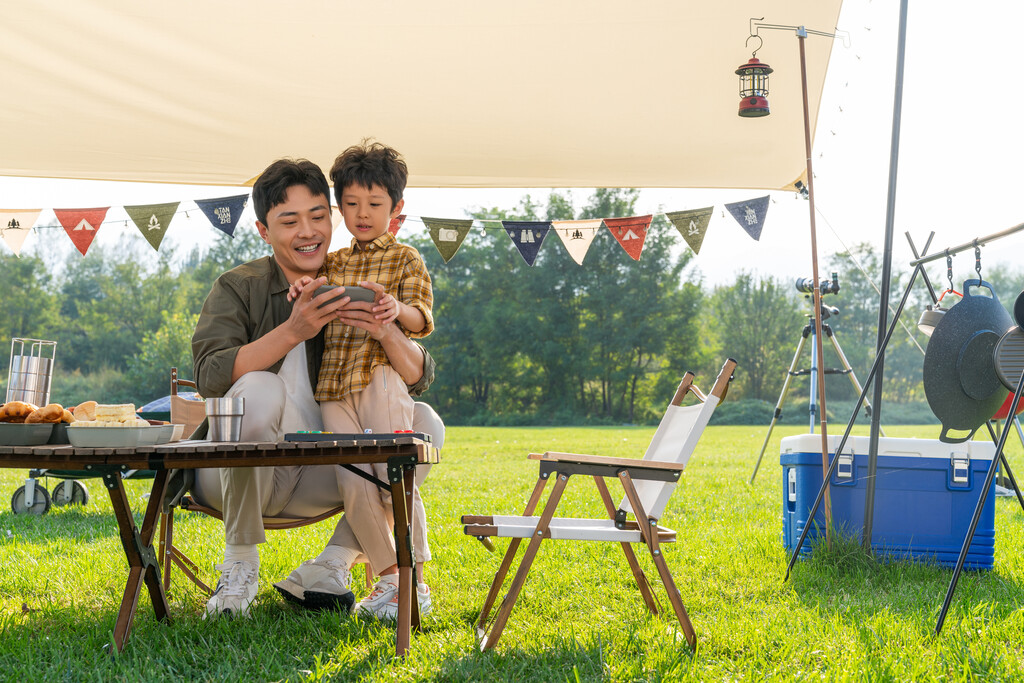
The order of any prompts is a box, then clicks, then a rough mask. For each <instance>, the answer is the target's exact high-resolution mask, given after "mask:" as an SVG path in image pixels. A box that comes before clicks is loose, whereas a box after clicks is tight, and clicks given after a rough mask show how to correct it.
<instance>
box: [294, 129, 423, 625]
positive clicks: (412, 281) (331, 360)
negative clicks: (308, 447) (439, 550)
mask: <svg viewBox="0 0 1024 683" xmlns="http://www.w3.org/2000/svg"><path fill="white" fill-rule="evenodd" d="M330 177H331V181H332V182H333V183H334V195H335V198H336V199H337V201H338V207H339V208H340V209H341V214H342V218H343V219H344V221H345V227H346V229H348V231H349V232H350V233H352V236H353V239H352V243H351V245H350V246H349V247H347V248H343V249H339V250H338V251H335V252H332V253H329V254H328V255H327V258H326V260H325V262H324V266H323V268H321V270H320V274H321V277H320V278H317V279H316V280H311V279H310V278H308V277H306V278H301V279H299V280H297V281H295V282H294V283H293V284H292V287H291V291H290V293H289V296H290V297H292V298H294V297H297V296H298V294H299V293H301V292H302V290H303V289H304V288H306V287H311V286H312V287H316V286H319V285H320V284H321V283H322V282H323V279H324V277H326V281H327V283H328V284H331V285H337V286H350V287H351V286H353V285H359V286H362V287H367V288H369V289H372V290H373V291H374V292H375V305H374V306H373V307H372V311H373V312H374V314H375V317H376V318H377V319H380V320H381V321H382V322H385V323H387V322H390V321H392V320H395V321H397V323H398V325H399V327H400V328H401V329H403V330H404V331H405V333H406V335H407V336H409V337H410V338H421V337H425V336H426V335H428V334H430V332H431V331H433V329H434V321H433V314H432V312H431V307H432V305H433V292H432V290H431V285H430V275H429V274H428V273H427V269H426V266H425V265H424V263H423V259H422V258H421V257H420V255H419V252H417V251H416V249H414V248H413V247H410V246H408V245H404V244H400V243H399V242H398V241H397V240H396V239H395V237H394V235H392V234H391V233H390V232H389V231H388V227H389V225H390V222H391V219H392V218H395V217H397V216H398V215H399V214H400V213H401V212H402V207H403V206H404V205H405V201H404V200H403V199H402V193H403V192H404V190H405V184H406V179H407V177H408V169H407V167H406V165H405V161H403V160H402V157H401V156H400V155H399V154H398V152H396V151H395V150H393V149H391V148H390V147H387V146H385V145H382V144H380V143H367V142H365V141H364V143H363V144H360V145H355V146H353V147H349V148H348V149H346V150H345V151H344V152H342V153H341V154H340V155H339V156H338V158H337V159H335V161H334V165H333V167H332V168H331V172H330ZM316 400H317V401H319V402H320V409H321V412H322V414H323V422H324V428H325V429H326V430H328V431H332V432H337V433H363V432H364V430H367V429H369V430H371V431H373V432H375V433H386V434H391V433H394V432H396V431H400V430H408V429H411V428H412V412H413V405H414V402H413V399H412V397H411V396H410V395H409V392H408V390H407V387H406V384H405V383H404V382H403V381H402V379H401V376H400V375H399V374H398V373H397V372H396V371H395V369H394V368H393V367H391V365H390V363H389V362H388V358H387V356H386V355H385V354H384V352H383V350H382V349H381V346H380V344H379V343H378V342H376V341H375V340H374V339H372V338H370V337H369V335H367V334H366V332H365V331H363V330H359V329H356V328H353V327H351V326H348V325H345V324H343V323H342V322H340V321H337V320H335V321H332V322H331V323H329V324H328V326H327V329H326V343H325V349H324V354H323V364H322V366H321V370H320V376H319V379H318V381H317V387H316ZM374 471H375V474H376V475H377V476H378V477H379V478H383V479H386V473H385V468H384V466H383V465H377V466H375V467H374ZM353 476H354V475H353ZM388 495H389V494H388ZM414 495H415V496H419V491H418V490H416V491H415V493H414ZM385 497H386V496H385ZM346 505H348V502H346ZM390 521H391V522H392V524H393V520H390ZM356 535H357V537H358V533H357V534H356ZM357 540H359V541H360V545H361V546H362V548H363V549H364V552H366V555H367V557H368V558H369V560H370V564H371V566H372V567H373V569H374V572H375V573H377V574H379V575H380V576H381V579H380V581H378V583H377V585H376V586H375V587H374V590H373V591H372V592H371V594H370V595H369V596H368V597H367V598H365V599H364V600H362V601H361V602H360V603H359V604H358V605H357V606H356V610H357V612H360V613H365V614H369V615H372V616H377V617H393V616H394V614H395V611H396V609H397V587H398V583H397V580H398V568H397V566H396V565H395V564H394V557H393V556H391V557H390V558H388V560H387V566H381V562H382V561H383V560H381V561H375V557H374V556H373V553H372V552H370V551H369V550H368V548H369V547H371V544H370V543H369V542H364V541H363V539H361V538H357ZM356 557H357V555H356V554H355V552H354V551H349V550H347V549H344V548H342V549H340V550H339V552H338V556H337V558H336V559H337V560H338V561H340V562H343V563H345V564H348V565H351V564H352V563H353V562H354V561H355V559H356ZM417 574H418V575H419V577H420V578H421V579H422V566H420V567H418V568H417ZM417 592H418V597H419V600H420V605H421V611H425V609H426V610H429V588H427V586H426V584H424V583H420V584H419V586H418V591H417ZM424 608H425V609H424Z"/></svg>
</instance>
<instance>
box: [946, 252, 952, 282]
mask: <svg viewBox="0 0 1024 683" xmlns="http://www.w3.org/2000/svg"><path fill="white" fill-rule="evenodd" d="M946 278H947V279H948V280H949V291H953V257H952V256H951V255H950V253H949V249H946Z"/></svg>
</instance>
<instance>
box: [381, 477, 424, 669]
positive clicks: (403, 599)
mask: <svg viewBox="0 0 1024 683" xmlns="http://www.w3.org/2000/svg"><path fill="white" fill-rule="evenodd" d="M395 460H398V459H397V458H396V459H395ZM388 479H389V480H390V482H391V504H392V506H393V507H394V513H395V555H396V556H397V557H396V559H397V560H398V623H397V625H396V632H395V654H396V655H398V656H400V657H404V656H405V654H406V653H407V652H408V651H409V641H410V637H411V634H410V631H411V630H412V623H413V599H412V598H413V593H414V591H415V590H416V587H415V585H414V584H413V574H414V567H415V558H414V557H413V544H412V528H411V525H410V520H411V515H410V513H411V511H412V491H413V488H412V487H413V484H414V483H415V481H416V470H415V465H405V464H402V463H399V462H389V463H388ZM417 607H418V605H417ZM416 625H417V627H418V626H419V610H418V609H417V610H416Z"/></svg>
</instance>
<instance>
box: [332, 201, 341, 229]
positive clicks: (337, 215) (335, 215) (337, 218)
mask: <svg viewBox="0 0 1024 683" xmlns="http://www.w3.org/2000/svg"><path fill="white" fill-rule="evenodd" d="M339 225H341V211H339V210H338V207H336V206H332V207H331V229H332V230H337V229H338V226H339Z"/></svg>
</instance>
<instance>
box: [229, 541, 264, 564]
mask: <svg viewBox="0 0 1024 683" xmlns="http://www.w3.org/2000/svg"><path fill="white" fill-rule="evenodd" d="M238 561H242V562H248V563H250V564H252V565H253V566H255V567H257V568H259V566H260V547H259V546H258V545H257V544H255V543H226V544H225V545H224V564H229V563H231V562H238Z"/></svg>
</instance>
